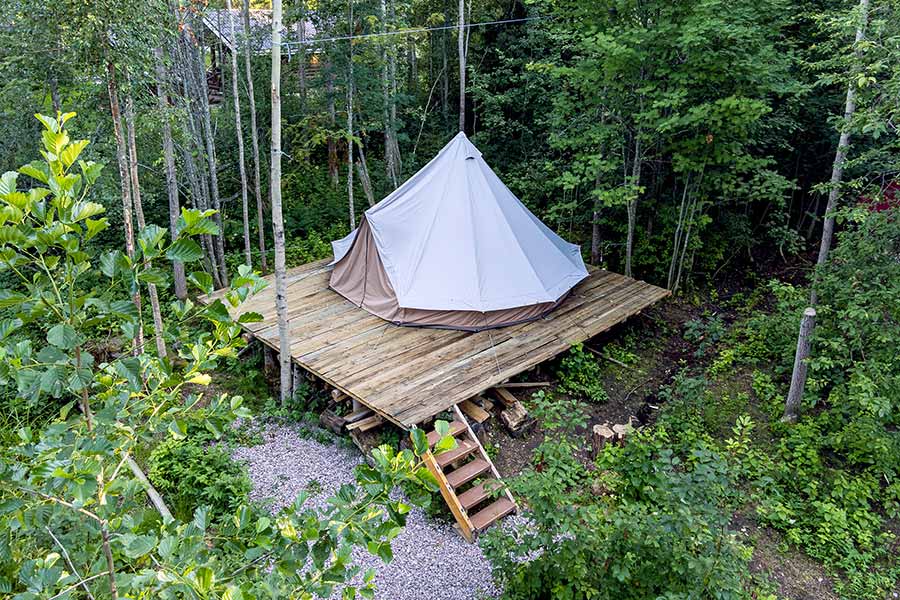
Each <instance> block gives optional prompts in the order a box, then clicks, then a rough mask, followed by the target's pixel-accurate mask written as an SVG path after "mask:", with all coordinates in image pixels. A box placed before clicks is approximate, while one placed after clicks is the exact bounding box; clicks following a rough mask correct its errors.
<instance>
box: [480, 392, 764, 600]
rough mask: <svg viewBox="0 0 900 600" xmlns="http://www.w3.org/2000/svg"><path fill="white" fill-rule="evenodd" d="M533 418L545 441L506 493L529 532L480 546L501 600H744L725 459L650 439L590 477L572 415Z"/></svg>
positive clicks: (661, 437) (642, 437)
mask: <svg viewBox="0 0 900 600" xmlns="http://www.w3.org/2000/svg"><path fill="white" fill-rule="evenodd" d="M534 408H535V409H536V410H535V414H539V415H540V417H539V418H541V419H542V423H543V426H544V428H545V433H546V437H545V439H544V441H543V442H542V443H541V444H540V446H538V448H537V449H536V450H535V455H534V466H533V467H531V468H529V469H527V470H526V471H525V472H524V473H523V474H522V476H521V477H519V478H516V479H514V480H513V481H512V482H511V483H510V485H511V488H512V490H513V493H514V494H517V495H518V497H519V498H520V499H521V500H522V501H523V502H524V503H525V504H527V506H528V507H529V512H528V517H529V519H528V523H527V524H523V525H519V526H514V527H509V528H494V529H492V530H490V531H489V532H488V533H487V534H486V535H485V536H484V537H483V538H482V542H481V544H482V548H483V549H484V552H485V554H486V555H487V556H488V558H489V559H490V561H491V563H492V565H493V568H494V574H495V577H496V578H497V580H498V582H499V583H500V584H502V585H503V586H504V597H506V598H536V597H541V598H609V599H612V598H635V599H638V598H641V599H643V598H655V597H670V598H750V597H751V588H750V587H749V585H748V578H747V575H746V573H747V563H748V561H749V558H750V552H749V549H748V548H746V547H744V546H742V545H741V544H740V543H739V542H738V541H737V540H736V538H735V536H734V535H733V534H731V533H730V532H729V531H728V528H727V526H728V522H729V519H730V513H729V512H728V511H727V510H725V508H727V506H728V503H729V500H730V494H731V492H730V490H731V489H732V485H731V484H732V481H733V480H732V475H731V473H730V471H729V467H728V464H727V461H726V460H725V459H724V457H723V456H721V455H720V454H718V453H716V452H715V451H714V449H713V448H711V447H710V446H709V445H708V444H706V443H703V442H702V441H700V440H697V441H696V443H694V444H691V443H690V442H688V443H684V444H676V443H674V439H672V438H670V437H669V436H668V434H667V432H666V430H665V429H662V428H660V429H657V430H655V431H654V432H653V433H647V434H645V433H640V434H636V435H634V436H633V437H632V438H631V441H630V442H629V443H628V444H627V445H626V446H625V447H624V448H623V447H619V446H608V447H607V448H606V449H604V451H603V452H602V453H601V455H600V456H599V457H598V459H597V465H596V466H597V469H589V468H588V467H587V466H586V465H585V464H584V463H582V462H581V461H580V460H579V458H578V454H579V451H580V450H582V447H581V445H582V444H581V442H580V441H579V440H581V439H583V438H582V437H581V436H577V435H576V433H575V431H576V429H575V428H576V426H577V425H576V423H578V422H579V421H581V419H582V418H583V417H580V414H579V411H578V410H577V408H575V407H574V406H572V405H568V404H560V403H556V402H554V401H553V400H551V399H549V398H547V397H546V396H540V397H536V398H535V407H534ZM672 446H675V447H676V448H677V450H675V451H673V450H672V449H671V448H672ZM598 557H599V558H598Z"/></svg>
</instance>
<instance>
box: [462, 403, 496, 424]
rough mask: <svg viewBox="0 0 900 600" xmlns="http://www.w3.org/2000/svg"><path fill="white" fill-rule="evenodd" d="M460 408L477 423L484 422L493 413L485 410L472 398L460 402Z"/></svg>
mask: <svg viewBox="0 0 900 600" xmlns="http://www.w3.org/2000/svg"><path fill="white" fill-rule="evenodd" d="M459 409H460V410H461V411H463V412H464V413H466V416H468V417H469V418H470V419H472V420H473V421H475V422H477V423H484V422H485V421H487V420H488V419H490V418H491V413H489V412H488V411H486V410H484V409H483V408H481V407H480V406H478V405H477V404H475V403H474V402H472V401H471V400H463V401H462V402H460V403H459Z"/></svg>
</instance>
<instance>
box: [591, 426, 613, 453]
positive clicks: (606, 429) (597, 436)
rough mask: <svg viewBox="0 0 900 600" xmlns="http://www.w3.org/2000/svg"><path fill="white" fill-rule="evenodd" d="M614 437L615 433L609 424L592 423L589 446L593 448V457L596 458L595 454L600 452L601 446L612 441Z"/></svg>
mask: <svg viewBox="0 0 900 600" xmlns="http://www.w3.org/2000/svg"><path fill="white" fill-rule="evenodd" d="M615 437H616V433H615V432H614V431H613V430H612V428H611V427H610V426H609V423H598V424H597V425H594V428H593V432H592V436H591V439H592V444H591V446H592V447H593V449H594V453H593V456H594V458H597V455H598V454H600V451H601V450H603V448H604V447H606V445H607V444H608V443H610V442H611V441H613V440H614V439H615Z"/></svg>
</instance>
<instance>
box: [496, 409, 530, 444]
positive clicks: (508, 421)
mask: <svg viewBox="0 0 900 600" xmlns="http://www.w3.org/2000/svg"><path fill="white" fill-rule="evenodd" d="M500 420H501V421H503V424H504V425H505V426H506V428H507V429H509V432H510V433H511V434H513V436H519V435H522V434H523V433H524V432H525V430H526V429H527V428H528V427H529V426H530V425H531V424H532V423H533V422H534V419H532V418H530V417H529V416H528V411H526V410H525V407H524V406H522V403H521V402H515V403H514V404H513V405H512V406H509V407H507V408H505V409H503V412H501V413H500Z"/></svg>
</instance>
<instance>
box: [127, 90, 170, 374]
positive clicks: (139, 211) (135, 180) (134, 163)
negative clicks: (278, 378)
mask: <svg viewBox="0 0 900 600" xmlns="http://www.w3.org/2000/svg"><path fill="white" fill-rule="evenodd" d="M125 125H126V127H127V129H128V162H129V165H128V167H129V169H128V170H129V174H130V177H131V201H132V203H134V215H135V217H137V224H138V230H139V231H140V230H143V229H144V228H145V227H146V226H147V222H146V221H145V220H144V206H143V204H142V202H141V182H140V178H139V177H138V158H137V142H136V141H135V135H134V100H133V99H132V97H131V94H128V96H126V97H125ZM147 294H148V295H149V296H150V313H151V314H152V316H153V338H154V340H155V341H156V353H157V356H159V358H161V359H165V358H166V357H167V356H168V355H169V353H168V351H167V350H166V341H165V338H164V337H163V320H162V311H161V310H160V308H159V294H158V293H157V291H156V285H154V284H152V283H148V284H147Z"/></svg>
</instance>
